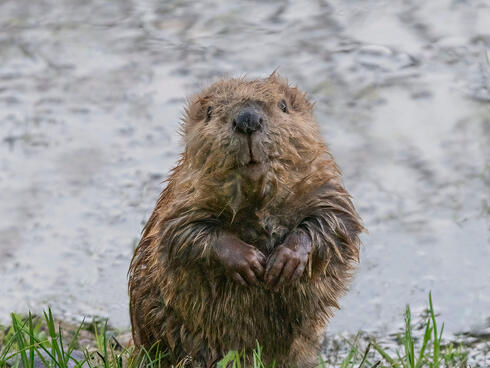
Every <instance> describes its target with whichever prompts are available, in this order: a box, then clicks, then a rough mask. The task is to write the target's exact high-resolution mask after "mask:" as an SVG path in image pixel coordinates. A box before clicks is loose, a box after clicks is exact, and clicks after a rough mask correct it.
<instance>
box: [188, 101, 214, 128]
mask: <svg viewBox="0 0 490 368" xmlns="http://www.w3.org/2000/svg"><path fill="white" fill-rule="evenodd" d="M210 113H211V106H210V105H209V98H208V97H206V96H201V95H196V96H192V97H191V98H189V99H188V100H187V105H186V107H185V111H184V119H183V120H184V123H185V124H189V125H194V124H197V123H199V122H207V121H209V118H210Z"/></svg>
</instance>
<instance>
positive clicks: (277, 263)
mask: <svg viewBox="0 0 490 368" xmlns="http://www.w3.org/2000/svg"><path fill="white" fill-rule="evenodd" d="M310 252H311V239H310V237H309V236H308V235H306V234H305V233H304V232H303V231H295V232H292V233H291V234H289V235H288V236H287V237H286V240H285V241H284V243H282V244H281V245H279V246H278V247H277V248H276V249H274V252H273V253H272V254H271V256H270V257H269V259H268V260H267V266H266V270H265V283H266V285H267V286H268V287H269V288H271V289H273V290H274V291H275V292H278V291H279V288H280V287H281V286H283V285H285V284H286V283H291V282H294V281H296V280H298V279H299V278H300V277H301V275H303V272H304V270H305V267H306V263H307V262H308V256H309V254H310Z"/></svg>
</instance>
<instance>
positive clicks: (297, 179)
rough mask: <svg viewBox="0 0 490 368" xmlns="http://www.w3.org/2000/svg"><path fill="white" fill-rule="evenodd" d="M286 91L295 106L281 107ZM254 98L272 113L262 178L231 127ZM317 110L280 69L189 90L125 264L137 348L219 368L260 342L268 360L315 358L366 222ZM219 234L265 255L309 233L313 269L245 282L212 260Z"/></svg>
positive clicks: (257, 143)
mask: <svg viewBox="0 0 490 368" xmlns="http://www.w3.org/2000/svg"><path fill="white" fill-rule="evenodd" d="M282 99H284V100H285V101H286V103H287V106H288V109H289V113H284V112H283V111H281V109H280V108H278V102H279V101H281V100H282ZM249 102H253V103H256V104H259V105H260V106H261V107H262V109H263V111H264V113H265V115H266V117H267V118H266V121H265V127H264V129H263V131H261V132H257V133H254V135H256V137H255V138H254V140H253V141H252V143H251V144H252V147H253V151H254V155H256V156H257V157H258V159H260V161H261V162H264V165H265V167H266V170H265V171H264V172H265V174H264V175H263V176H262V177H261V178H259V179H252V178H250V177H248V176H247V175H244V174H243V172H242V171H241V167H243V166H244V165H245V164H246V163H247V162H248V160H250V153H249V151H248V150H247V149H246V148H244V147H246V145H245V144H244V142H243V139H242V138H241V137H240V136H239V135H237V134H236V133H235V132H234V131H233V130H232V128H231V124H230V116H232V115H233V113H234V112H235V111H236V110H237V108H239V107H240V106H243V105H244V104H247V103H249ZM312 109H313V106H312V104H311V103H310V102H309V101H308V100H307V99H306V97H305V95H304V94H302V93H301V92H300V91H299V90H297V89H296V88H293V87H291V86H289V85H288V83H287V82H286V81H285V80H283V79H281V78H280V77H279V76H277V75H276V74H273V75H271V76H270V77H269V78H266V79H263V80H245V79H223V80H220V81H218V82H216V83H214V84H212V85H211V86H210V87H209V88H207V89H205V90H203V91H202V92H201V93H199V94H197V95H196V96H194V97H192V98H191V100H190V101H189V103H188V107H187V109H186V113H185V117H184V119H183V126H182V127H183V129H182V131H183V136H184V140H185V144H186V146H185V151H184V152H183V154H182V156H181V158H180V161H179V162H178V164H177V166H176V167H175V168H174V169H173V171H172V173H171V175H170V177H169V178H168V185H167V187H166V188H165V189H164V190H163V192H162V194H161V196H160V199H159V200H158V203H157V205H156V208H155V210H154V211H153V214H152V215H151V217H150V219H149V221H148V223H147V224H146V226H145V229H144V232H143V237H142V239H141V241H140V243H139V245H138V247H137V249H136V250H135V253H134V257H133V259H132V262H131V266H130V270H129V294H130V308H131V322H132V326H133V338H134V342H135V344H136V346H137V347H144V348H146V349H149V348H150V347H151V346H152V345H153V344H154V343H156V342H158V343H159V344H160V349H167V350H168V351H169V352H170V355H169V360H168V364H173V365H175V364H176V363H178V362H179V361H182V360H187V361H189V362H191V364H192V365H193V366H213V365H214V364H215V363H216V362H217V361H218V360H219V359H220V358H222V357H223V355H224V354H226V352H227V351H229V350H231V349H237V350H241V349H246V351H247V352H250V351H251V350H252V349H253V348H255V347H256V343H257V342H259V343H260V344H261V346H262V347H263V357H264V360H265V361H266V362H272V361H276V365H277V366H279V367H282V366H298V367H309V366H315V365H316V363H317V362H318V349H319V344H320V343H321V340H322V337H323V336H324V333H325V329H326V325H327V322H328V320H329V319H330V318H331V317H332V315H333V310H334V309H335V308H337V307H338V304H337V302H338V299H339V297H340V296H341V295H342V294H344V293H345V292H346V290H347V287H348V284H349V281H350V279H351V274H352V270H353V269H354V266H355V264H356V263H357V261H358V256H359V245H360V242H359V238H358V234H359V233H360V232H361V231H362V226H361V224H360V221H359V217H358V215H357V213H356V211H355V209H354V206H353V205H352V202H351V200H350V196H349V194H348V193H347V191H346V190H345V189H344V188H343V186H342V183H341V176H340V173H339V170H338V168H337V166H336V165H335V162H334V160H333V158H332V156H331V155H330V153H329V152H328V149H327V147H326V145H325V144H324V143H323V141H322V138H321V137H320V134H319V131H318V126H317V123H316V121H315V119H314V117H313V113H312ZM208 113H210V114H208ZM257 157H256V158H257ZM220 231H228V232H231V233H233V234H235V235H237V236H238V237H239V238H240V239H242V240H243V241H245V242H247V243H249V244H252V245H254V246H256V247H257V248H259V249H260V250H261V251H262V252H263V253H264V254H265V255H266V256H267V255H269V254H270V253H271V252H272V250H273V249H274V248H275V247H276V246H277V245H279V244H281V242H282V241H283V240H284V238H285V237H286V236H287V235H288V234H289V233H290V232H292V231H306V232H307V234H309V236H310V238H311V240H312V246H313V248H312V249H313V250H312V252H311V254H310V259H309V264H308V267H307V270H306V271H305V273H304V274H303V276H302V277H301V279H300V280H299V281H298V282H296V283H294V284H293V285H286V286H284V287H283V288H281V290H280V291H279V292H278V293H274V292H273V291H271V290H267V289H266V288H265V287H263V286H262V285H259V286H256V287H249V288H244V287H242V286H241V285H239V284H237V283H235V282H234V281H232V280H230V279H228V278H227V277H226V275H225V273H224V271H223V269H222V267H220V265H219V264H217V263H216V261H214V258H213V257H212V252H213V244H214V242H215V240H216V238H217V236H218V234H219V233H220Z"/></svg>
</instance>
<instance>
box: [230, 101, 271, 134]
mask: <svg viewBox="0 0 490 368" xmlns="http://www.w3.org/2000/svg"><path fill="white" fill-rule="evenodd" d="M263 122H264V118H263V115H262V114H261V113H260V112H259V111H257V110H256V109H254V108H252V107H245V108H243V109H241V110H240V111H238V113H237V114H236V115H235V118H234V119H233V130H236V131H238V132H240V133H244V134H249V135H250V134H252V133H253V132H255V131H257V130H260V129H262V124H263Z"/></svg>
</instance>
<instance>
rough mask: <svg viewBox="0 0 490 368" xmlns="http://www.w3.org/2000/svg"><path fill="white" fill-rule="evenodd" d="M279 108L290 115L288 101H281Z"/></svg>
mask: <svg viewBox="0 0 490 368" xmlns="http://www.w3.org/2000/svg"><path fill="white" fill-rule="evenodd" d="M277 106H278V107H279V108H280V109H281V110H282V112H285V113H286V114H288V113H289V110H288V105H287V104H286V101H284V100H281V101H279V103H278V104H277Z"/></svg>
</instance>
